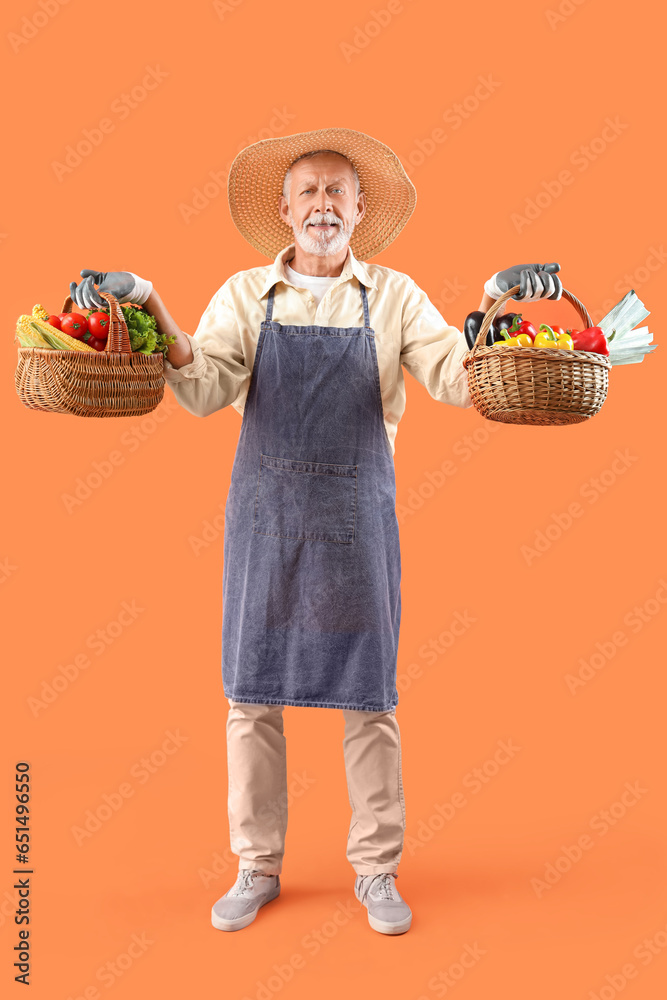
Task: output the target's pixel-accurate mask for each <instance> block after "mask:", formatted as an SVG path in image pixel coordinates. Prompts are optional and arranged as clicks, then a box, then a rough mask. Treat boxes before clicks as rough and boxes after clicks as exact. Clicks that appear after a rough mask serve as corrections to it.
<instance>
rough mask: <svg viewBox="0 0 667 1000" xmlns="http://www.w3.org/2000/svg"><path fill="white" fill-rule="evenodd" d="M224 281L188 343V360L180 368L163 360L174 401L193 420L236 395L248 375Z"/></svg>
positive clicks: (224, 403) (222, 404) (219, 408)
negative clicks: (190, 348)
mask: <svg viewBox="0 0 667 1000" xmlns="http://www.w3.org/2000/svg"><path fill="white" fill-rule="evenodd" d="M227 285H228V283H227V282H226V283H225V284H224V285H223V286H222V288H220V289H218V291H217V292H216V293H215V295H214V296H213V298H212V299H211V301H210V302H209V304H208V306H207V307H206V310H205V312H204V314H203V315H202V317H201V319H200V321H199V325H198V327H197V329H196V331H195V334H194V337H193V336H191V335H190V334H189V333H186V334H185V336H186V337H187V338H188V340H189V341H190V345H191V347H192V353H193V355H194V357H193V359H192V361H190V362H189V363H188V364H187V365H183V366H182V367H181V368H174V366H173V365H172V364H171V363H170V362H169V361H167V359H166V358H165V362H164V377H165V381H166V382H168V384H169V385H170V386H171V388H172V391H173V393H174V395H175V396H176V399H177V400H178V402H179V403H180V404H181V406H183V407H184V408H185V409H186V410H188V411H189V412H190V413H192V414H194V416H196V417H206V416H208V415H209V414H211V413H215V411H216V410H221V409H222V408H223V407H224V406H229V404H230V403H233V402H234V400H235V399H236V397H237V396H238V394H239V392H240V390H241V386H242V385H243V383H244V382H245V380H246V379H247V378H248V376H249V375H250V374H251V372H250V370H249V369H248V368H247V367H246V365H245V358H244V354H243V345H242V344H241V337H240V332H239V326H238V322H237V318H236V313H235V311H234V308H233V305H232V303H231V302H230V301H229V299H228V297H227V295H226V292H227Z"/></svg>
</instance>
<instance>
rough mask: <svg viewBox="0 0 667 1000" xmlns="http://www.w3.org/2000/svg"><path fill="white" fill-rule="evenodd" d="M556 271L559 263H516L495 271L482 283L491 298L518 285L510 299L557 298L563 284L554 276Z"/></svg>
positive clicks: (533, 300)
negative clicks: (505, 268) (517, 289)
mask: <svg viewBox="0 0 667 1000" xmlns="http://www.w3.org/2000/svg"><path fill="white" fill-rule="evenodd" d="M556 271H560V264H517V265H516V266H515V267H508V268H507V270H506V271H496V273H495V274H494V275H493V277H492V278H489V280H488V281H487V282H486V284H485V285H484V291H485V292H486V294H487V295H490V296H491V298H492V299H498V298H500V296H501V295H502V294H503V293H504V292H507V291H508V290H509V289H510V288H514V286H515V285H520V286H521V288H520V290H519V291H518V292H517V293H516V295H513V296H512V298H511V300H510V301H512V302H514V301H515V300H521V302H536V301H537V300H538V299H559V298H560V297H561V295H562V293H563V285H562V284H561V280H560V278H558V277H557V276H556Z"/></svg>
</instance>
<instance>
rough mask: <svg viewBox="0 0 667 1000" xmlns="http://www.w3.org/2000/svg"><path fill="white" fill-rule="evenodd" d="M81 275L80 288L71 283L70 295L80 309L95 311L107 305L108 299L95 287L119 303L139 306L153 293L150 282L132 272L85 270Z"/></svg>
mask: <svg viewBox="0 0 667 1000" xmlns="http://www.w3.org/2000/svg"><path fill="white" fill-rule="evenodd" d="M79 273H80V275H81V277H82V278H83V281H82V282H80V284H79V285H78V286H77V284H76V282H75V281H72V282H70V286H69V294H70V298H71V299H72V302H75V303H76V304H77V305H78V306H79V307H80V308H85V307H87V308H89V309H95V308H96V307H97V306H105V305H107V301H106V299H103V298H102V296H101V295H98V294H97V289H96V288H95V285H97V286H98V288H99V289H100V291H102V292H110V293H111V295H115V296H116V298H117V299H118V301H119V302H134V303H135V304H136V305H138V306H140V305H143V304H144V302H145V301H146V299H147V298H148V296H149V295H150V294H151V292H152V291H153V285H152V283H151V282H150V281H146V280H145V278H140V277H139V275H138V274H134V273H133V272H132V271H91V270H83V271H80V272H79Z"/></svg>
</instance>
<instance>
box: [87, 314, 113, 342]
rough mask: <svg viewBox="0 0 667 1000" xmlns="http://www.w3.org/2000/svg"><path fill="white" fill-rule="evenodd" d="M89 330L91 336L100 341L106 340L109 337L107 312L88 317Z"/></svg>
mask: <svg viewBox="0 0 667 1000" xmlns="http://www.w3.org/2000/svg"><path fill="white" fill-rule="evenodd" d="M88 329H89V330H90V333H91V336H93V337H97V339H98V340H106V339H107V337H108V336H109V316H108V314H107V313H105V312H94V313H89V315H88Z"/></svg>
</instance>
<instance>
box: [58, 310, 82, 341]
mask: <svg viewBox="0 0 667 1000" xmlns="http://www.w3.org/2000/svg"><path fill="white" fill-rule="evenodd" d="M60 329H61V330H62V331H63V333H68V334H69V335H70V337H76V339H77V340H81V338H82V337H83V335H84V333H86V331H87V330H88V321H87V319H86V317H85V316H82V315H81V313H68V314H67V315H66V316H65V318H64V319H61V323H60Z"/></svg>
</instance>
